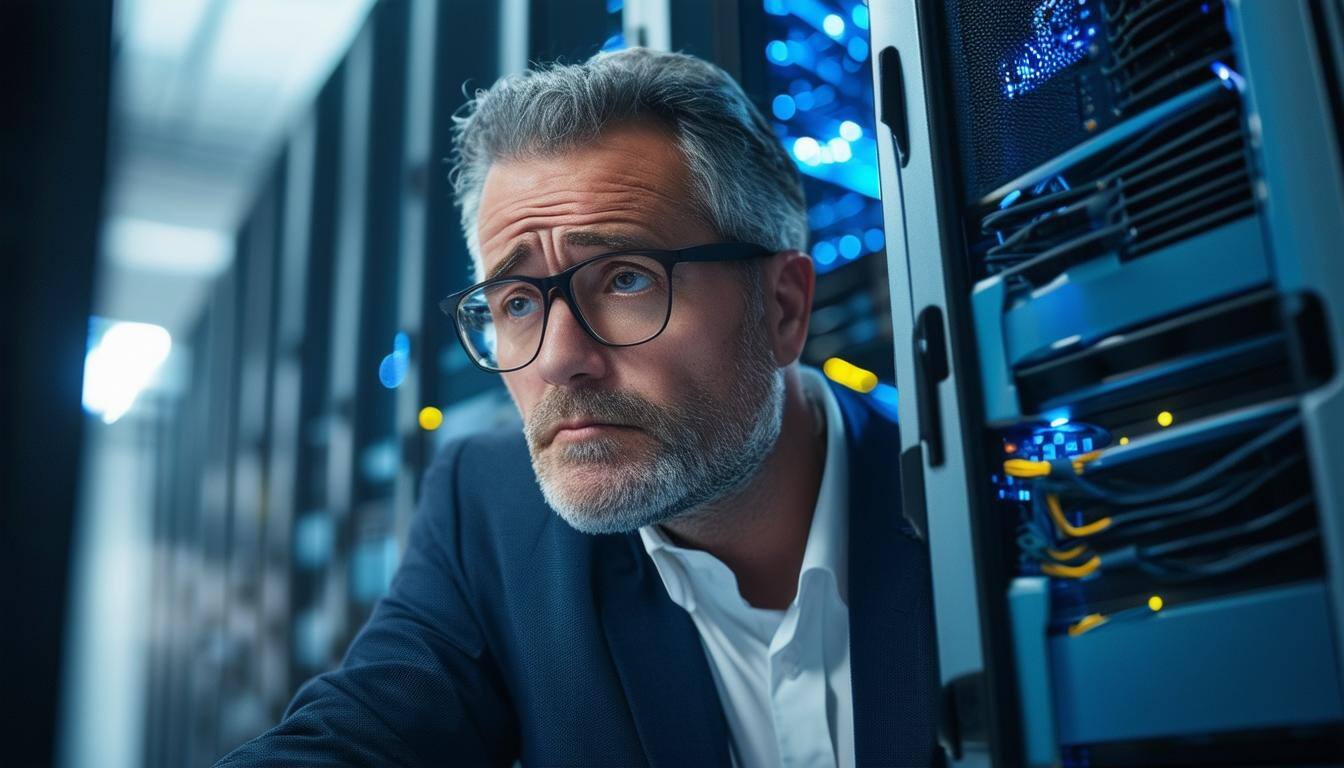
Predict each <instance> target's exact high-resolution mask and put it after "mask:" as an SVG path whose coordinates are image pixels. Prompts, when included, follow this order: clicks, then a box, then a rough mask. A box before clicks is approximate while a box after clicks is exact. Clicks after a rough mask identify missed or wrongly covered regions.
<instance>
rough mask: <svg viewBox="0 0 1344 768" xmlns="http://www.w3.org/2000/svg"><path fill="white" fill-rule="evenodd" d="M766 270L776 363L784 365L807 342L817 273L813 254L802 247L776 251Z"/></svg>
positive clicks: (767, 305) (767, 314) (767, 311)
mask: <svg viewBox="0 0 1344 768" xmlns="http://www.w3.org/2000/svg"><path fill="white" fill-rule="evenodd" d="M763 272H764V274H763V277H764V278H765V279H764V280H763V281H762V282H763V283H764V285H763V286H762V288H763V290H764V292H765V318H766V322H767V323H768V324H769V332H770V340H771V343H772V345H773V351H774V354H775V363H776V364H777V365H779V366H780V367H783V366H786V365H789V364H791V363H793V362H795V361H796V360H797V359H798V357H799V356H800V355H802V353H803V345H804V344H805V343H807V328H808V322H809V321H810V320H811V317H812V294H813V292H814V290H815V289H816V283H817V273H816V270H815V269H814V268H813V265H812V257H811V256H808V255H807V254H806V253H803V252H802V251H781V252H780V253H776V254H775V255H774V256H773V257H772V258H770V259H769V260H768V261H767V262H766V265H765V268H764V270H763Z"/></svg>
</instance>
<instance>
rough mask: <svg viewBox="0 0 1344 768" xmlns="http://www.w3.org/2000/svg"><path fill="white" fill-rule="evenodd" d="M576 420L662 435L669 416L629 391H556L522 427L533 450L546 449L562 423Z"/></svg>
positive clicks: (545, 396) (540, 401) (536, 408)
mask: <svg viewBox="0 0 1344 768" xmlns="http://www.w3.org/2000/svg"><path fill="white" fill-rule="evenodd" d="M574 419H583V420H586V421H598V422H602V423H605V424H619V425H622V426H630V427H638V428H640V429H644V430H645V431H648V432H650V433H652V434H654V435H655V436H661V435H663V434H664V433H665V432H666V430H665V429H664V425H665V424H666V422H667V420H668V417H667V414H665V413H664V412H663V409H662V408H660V407H658V406H657V405H654V404H653V403H652V402H650V401H648V400H645V399H644V398H642V397H640V396H638V395H635V394H632V393H630V392H620V391H615V390H592V389H563V388H557V389H553V390H551V391H550V392H548V393H546V395H544V396H543V397H542V399H541V400H539V401H538V402H537V404H536V405H535V406H534V407H533V408H532V412H531V413H530V414H529V415H528V418H527V423H526V424H525V425H524V427H523V432H524V434H525V435H526V436H527V442H528V445H530V446H531V447H532V448H533V449H534V450H535V449H537V448H541V447H544V446H545V445H546V444H548V443H549V442H550V440H551V437H552V436H553V435H554V433H555V431H556V427H557V426H558V425H559V424H561V423H562V422H565V421H570V420H574Z"/></svg>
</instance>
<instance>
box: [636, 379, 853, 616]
mask: <svg viewBox="0 0 1344 768" xmlns="http://www.w3.org/2000/svg"><path fill="white" fill-rule="evenodd" d="M798 373H799V378H800V379H801V381H802V386H803V393H804V394H805V395H806V396H807V399H808V400H809V402H811V403H812V404H813V407H815V408H818V409H819V410H820V411H821V413H822V415H823V416H824V417H825V429H826V466H825V468H824V469H823V470H822V474H821V484H820V485H819V486H818V489H817V505H816V508H815V509H814V510H813V512H812V525H811V527H810V528H809V530H808V534H807V545H806V547H805V549H804V550H803V564H802V568H801V569H800V571H799V574H798V588H799V591H800V592H801V590H802V589H803V585H804V583H805V582H806V581H807V580H809V574H810V573H814V572H815V573H818V574H823V573H829V574H831V577H832V578H833V579H834V580H835V586H836V589H837V590H838V591H839V593H840V599H841V600H844V601H846V602H848V599H849V591H848V586H849V578H848V576H849V568H848V557H849V551H848V547H847V545H846V542H847V541H848V534H849V515H848V514H847V512H848V508H849V456H848V455H847V449H846V445H845V422H844V416H843V415H842V414H841V412H840V402H839V401H838V400H836V399H835V393H834V392H832V391H831V387H830V385H829V384H827V383H826V379H825V378H823V377H822V375H821V373H820V372H819V371H817V370H816V369H814V368H806V367H802V366H800V367H799V371H798ZM639 536H640V539H641V540H642V541H643V543H644V550H645V551H646V552H648V553H649V557H651V558H652V559H653V561H654V563H655V564H656V565H657V566H658V570H659V574H660V575H661V576H662V577H663V583H664V585H665V586H666V587H667V590H668V593H669V596H670V597H671V598H672V600H673V601H674V602H676V603H677V604H679V605H682V606H683V607H684V608H686V609H687V610H691V605H688V604H687V603H693V599H694V598H693V597H692V596H691V595H690V594H688V590H686V589H685V584H684V583H682V581H683V579H682V578H678V577H683V576H684V574H682V573H677V574H676V576H673V574H671V573H669V572H668V571H669V568H667V567H664V562H663V559H662V558H660V557H658V556H656V555H655V553H660V552H661V553H665V554H666V555H673V556H675V558H674V559H684V558H686V557H688V556H689V557H697V556H706V557H712V556H711V555H709V554H708V553H705V552H700V551H698V550H688V549H685V548H683V547H678V546H677V545H675V544H673V543H672V542H670V541H668V539H667V537H666V536H665V535H664V534H663V532H662V531H660V530H658V529H657V527H656V526H651V525H646V526H644V527H643V528H640V529H639ZM667 565H671V563H668V564H667ZM673 567H675V566H673ZM678 570H680V569H678Z"/></svg>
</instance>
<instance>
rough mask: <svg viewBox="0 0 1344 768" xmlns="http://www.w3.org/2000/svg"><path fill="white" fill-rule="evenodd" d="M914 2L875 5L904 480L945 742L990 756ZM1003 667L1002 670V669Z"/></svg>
mask: <svg viewBox="0 0 1344 768" xmlns="http://www.w3.org/2000/svg"><path fill="white" fill-rule="evenodd" d="M919 10H920V9H919V8H918V7H917V3H916V2H914V0H873V2H872V3H871V4H870V19H871V34H872V50H873V56H874V67H873V72H874V81H875V82H874V87H875V96H876V98H875V102H876V107H877V112H878V115H877V117H878V122H877V131H878V155H879V171H880V174H881V182H882V200H883V207H884V209H885V214H884V218H885V225H886V231H887V259H888V269H887V272H888V275H889V277H888V279H889V280H890V289H891V302H892V331H893V336H894V338H895V358H896V378H897V384H898V386H899V387H900V388H901V389H902V396H901V398H900V406H899V407H900V420H901V424H902V429H901V441H902V445H901V458H900V467H901V481H902V486H903V488H904V489H906V490H905V499H904V502H905V507H906V514H907V515H909V516H911V517H912V519H915V520H917V521H918V520H920V519H921V518H923V519H924V522H925V533H926V535H927V539H928V545H929V551H930V560H931V562H932V576H933V600H934V610H935V614H936V619H935V623H936V629H937V634H938V661H939V668H940V676H941V682H942V685H943V697H944V701H943V710H944V715H943V722H942V723H941V725H940V740H941V741H942V742H943V744H944V746H945V748H946V749H947V753H948V755H949V757H950V758H951V761H952V764H954V765H964V766H973V765H988V764H989V763H990V753H991V748H990V745H991V743H992V742H994V741H996V740H997V733H998V732H999V731H1001V730H1002V729H998V728H996V727H995V726H994V724H993V723H992V722H990V720H989V718H988V717H987V716H986V714H985V711H986V710H985V707H984V704H985V703H986V702H988V701H991V700H992V696H991V694H992V691H991V688H992V681H991V680H990V678H989V677H987V670H986V665H985V651H984V643H983V630H982V612H983V606H982V601H981V596H982V595H981V593H982V589H981V587H980V584H979V581H978V579H977V565H976V563H975V562H974V553H975V552H976V546H975V542H974V536H973V530H972V519H973V515H972V509H971V505H972V503H973V498H972V495H971V493H970V485H969V475H968V467H967V455H968V452H967V451H966V450H965V447H964V445H963V438H962V435H963V429H962V422H963V414H962V402H961V397H962V392H961V391H962V387H961V386H960V385H959V381H961V380H962V379H963V374H962V371H961V370H959V368H960V366H959V365H958V357H959V356H958V355H957V354H955V351H956V343H955V342H956V339H955V338H954V334H955V333H956V331H957V328H956V325H955V321H954V323H953V325H951V326H949V324H948V323H949V320H951V319H953V318H952V317H951V316H950V313H949V311H948V310H949V306H948V299H947V297H948V285H947V282H946V281H947V277H948V274H947V272H946V271H945V269H944V264H945V261H944V247H943V246H944V243H943V236H942V232H941V225H940V222H942V221H943V218H944V217H943V214H942V211H941V210H940V207H941V206H940V202H939V201H940V199H942V195H941V192H942V190H940V188H939V185H940V183H942V182H943V181H944V179H942V178H940V174H939V173H937V172H936V167H937V162H936V157H937V155H936V152H937V150H938V147H937V144H936V142H937V140H938V137H937V136H936V135H935V134H934V131H933V130H932V128H931V125H930V115H931V113H930V110H929V109H928V108H927V97H928V96H929V94H928V93H927V91H926V82H925V76H924V72H925V66H924V63H923V62H924V60H925V56H926V55H928V54H930V53H931V51H926V50H923V49H922V47H921V35H920V13H919ZM990 673H991V674H992V671H991V672H990Z"/></svg>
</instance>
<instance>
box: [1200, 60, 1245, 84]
mask: <svg viewBox="0 0 1344 768" xmlns="http://www.w3.org/2000/svg"><path fill="white" fill-rule="evenodd" d="M1209 69H1211V70H1213V74H1215V75H1217V76H1218V79H1219V80H1222V81H1223V84H1224V85H1226V86H1227V87H1228V88H1235V89H1236V90H1238V91H1240V90H1244V89H1245V88H1246V79H1245V78H1243V77H1242V76H1241V75H1239V74H1237V71H1236V70H1235V69H1232V68H1231V67H1229V66H1227V65H1226V64H1224V63H1223V62H1221V61H1215V62H1213V63H1212V64H1210V65H1209Z"/></svg>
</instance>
